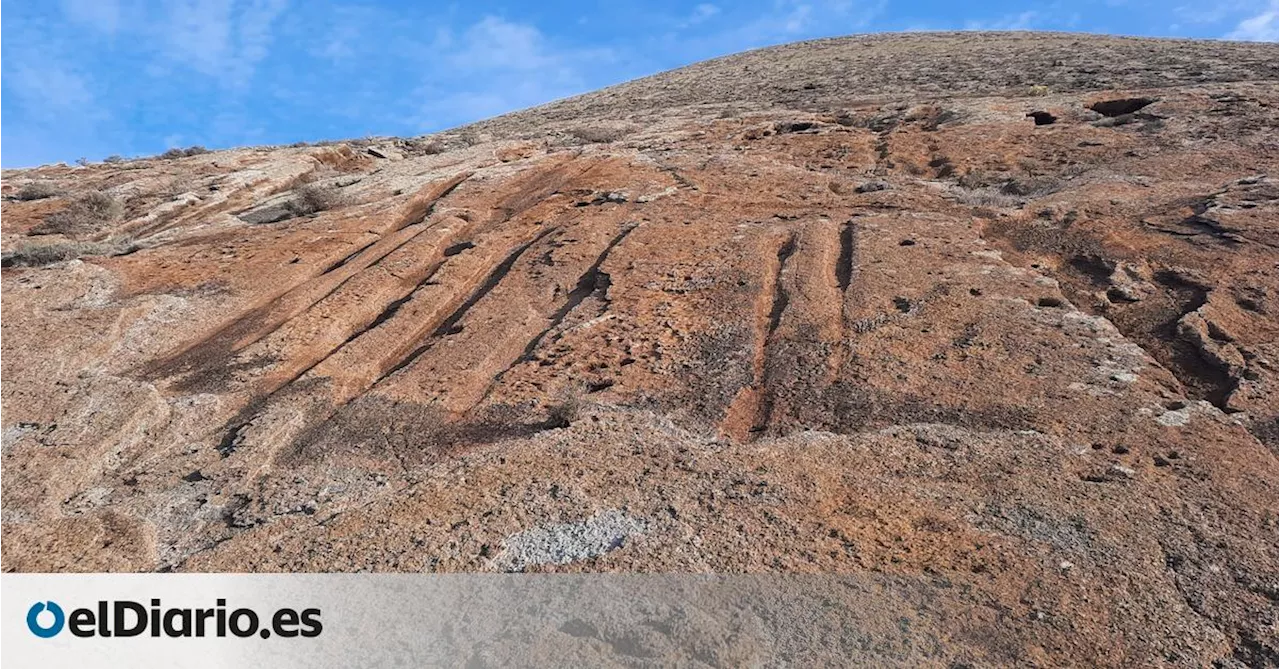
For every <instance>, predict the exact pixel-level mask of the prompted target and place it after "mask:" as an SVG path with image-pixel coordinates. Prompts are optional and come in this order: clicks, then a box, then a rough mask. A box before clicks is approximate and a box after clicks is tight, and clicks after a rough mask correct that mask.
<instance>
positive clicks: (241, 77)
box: [146, 0, 286, 87]
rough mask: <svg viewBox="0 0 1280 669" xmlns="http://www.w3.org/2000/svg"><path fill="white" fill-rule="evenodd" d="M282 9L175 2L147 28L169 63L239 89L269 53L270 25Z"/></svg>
mask: <svg viewBox="0 0 1280 669" xmlns="http://www.w3.org/2000/svg"><path fill="white" fill-rule="evenodd" d="M285 4H286V0H249V1H248V2H245V3H241V2H237V1H236V0H180V1H177V2H172V3H170V4H168V5H167V12H165V14H164V16H163V18H162V19H161V20H159V21H155V22H153V23H152V24H150V25H149V26H147V27H146V29H147V31H148V32H150V33H151V35H150V37H151V38H153V39H156V40H157V41H158V43H160V44H162V45H163V51H164V53H165V55H166V56H168V57H169V58H171V59H173V60H174V61H176V62H178V63H181V64H183V65H186V66H188V67H191V68H192V69H194V70H196V71H197V72H200V73H201V74H204V75H206V76H209V77H212V78H214V79H217V80H219V81H220V82H221V83H223V84H225V85H228V86H232V87H241V86H244V85H245V84H247V83H248V81H249V80H250V79H251V78H252V77H253V74H254V72H255V70H256V68H257V65H258V63H259V62H260V61H261V60H262V59H263V58H265V57H266V56H267V54H268V52H269V51H270V46H271V40H272V23H273V22H274V21H275V20H276V18H277V17H278V16H279V15H280V13H281V12H283V11H284V8H285ZM160 67H161V68H164V67H165V65H164V64H160Z"/></svg>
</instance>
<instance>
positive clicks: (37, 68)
mask: <svg viewBox="0 0 1280 669" xmlns="http://www.w3.org/2000/svg"><path fill="white" fill-rule="evenodd" d="M5 83H7V84H10V85H12V86H13V92H14V93H16V94H17V95H18V97H19V98H21V99H22V101H23V103H24V104H27V105H29V106H30V107H32V108H34V109H49V108H52V109H54V110H57V111H69V110H83V111H85V112H91V111H92V110H93V107H94V104H93V100H94V98H93V93H91V92H90V90H89V84H88V80H87V79H85V78H84V77H83V76H81V75H79V74H77V73H76V72H74V71H72V70H69V69H66V68H65V67H64V66H62V65H60V64H58V63H55V62H52V61H47V60H46V61H44V62H42V63H39V64H32V63H23V64H20V65H18V66H17V67H16V68H15V69H14V70H13V71H12V72H11V73H9V75H8V77H7V78H6V80H5Z"/></svg>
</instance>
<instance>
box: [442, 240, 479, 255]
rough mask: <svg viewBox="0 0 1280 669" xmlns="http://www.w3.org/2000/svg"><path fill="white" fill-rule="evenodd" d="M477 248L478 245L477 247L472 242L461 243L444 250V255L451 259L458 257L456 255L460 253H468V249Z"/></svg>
mask: <svg viewBox="0 0 1280 669" xmlns="http://www.w3.org/2000/svg"><path fill="white" fill-rule="evenodd" d="M475 246H476V245H475V244H472V243H471V242H460V243H457V244H454V245H453V246H450V247H449V248H447V249H445V250H444V255H445V257H449V256H456V255H458V254H459V253H462V252H463V251H466V250H467V249H473V248H475Z"/></svg>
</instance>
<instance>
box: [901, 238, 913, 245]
mask: <svg viewBox="0 0 1280 669" xmlns="http://www.w3.org/2000/svg"><path fill="white" fill-rule="evenodd" d="M915 245H916V240H914V239H904V240H902V241H900V242H898V246H915Z"/></svg>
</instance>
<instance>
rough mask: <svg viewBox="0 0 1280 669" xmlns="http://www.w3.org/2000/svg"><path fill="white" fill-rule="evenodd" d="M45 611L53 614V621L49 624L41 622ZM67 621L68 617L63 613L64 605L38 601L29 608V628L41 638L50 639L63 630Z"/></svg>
mask: <svg viewBox="0 0 1280 669" xmlns="http://www.w3.org/2000/svg"><path fill="white" fill-rule="evenodd" d="M45 611H48V612H49V613H50V614H52V615H53V623H52V624H50V625H47V626H46V625H41V624H40V614H41V613H44V612H45ZM65 622H67V617H66V615H64V614H63V613H62V607H61V606H58V605H57V604H55V603H53V602H36V603H35V604H32V605H31V608H30V609H28V610H27V628H28V629H30V630H31V633H32V634H34V635H36V636H38V637H40V638H41V639H48V638H49V637H51V636H54V635H56V634H57V633H58V632H61V631H62V625H63V623H65Z"/></svg>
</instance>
